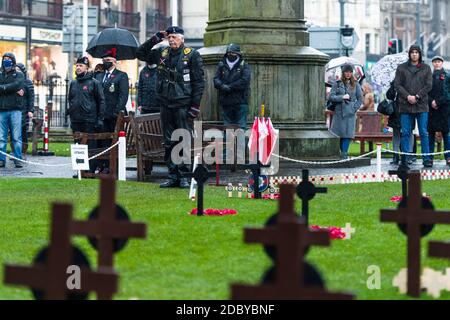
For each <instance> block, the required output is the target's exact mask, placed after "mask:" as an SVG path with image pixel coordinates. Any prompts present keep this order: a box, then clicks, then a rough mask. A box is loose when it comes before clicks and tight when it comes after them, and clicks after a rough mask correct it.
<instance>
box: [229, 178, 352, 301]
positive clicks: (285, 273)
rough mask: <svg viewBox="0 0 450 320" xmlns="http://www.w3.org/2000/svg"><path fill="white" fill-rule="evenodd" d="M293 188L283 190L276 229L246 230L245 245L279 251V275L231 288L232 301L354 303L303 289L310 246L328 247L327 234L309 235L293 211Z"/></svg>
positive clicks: (281, 191) (314, 289)
mask: <svg viewBox="0 0 450 320" xmlns="http://www.w3.org/2000/svg"><path fill="white" fill-rule="evenodd" d="M294 193H295V188H294V186H293V185H288V184H283V185H281V187H280V201H279V211H278V215H277V222H276V224H275V225H272V226H266V227H265V228H264V229H248V228H247V229H245V239H244V240H245V242H247V243H262V244H266V245H271V246H273V247H275V249H276V252H277V254H276V274H275V280H274V281H273V282H271V283H266V284H261V285H260V286H247V285H232V288H231V289H232V299H243V300H245V299H265V300H270V299H351V298H352V296H351V295H347V294H340V293H329V292H327V291H325V290H324V289H322V288H319V287H312V286H311V287H309V286H305V285H304V266H305V264H304V255H305V251H306V250H307V248H308V247H309V246H311V245H321V246H328V245H329V244H330V238H329V235H328V232H324V231H309V230H308V227H307V226H306V225H305V224H304V223H302V222H300V221H299V219H298V217H297V215H296V213H295V211H294Z"/></svg>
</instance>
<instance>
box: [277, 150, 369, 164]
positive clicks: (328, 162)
mask: <svg viewBox="0 0 450 320" xmlns="http://www.w3.org/2000/svg"><path fill="white" fill-rule="evenodd" d="M375 153H377V150H373V151H371V152H369V153H366V154H363V155H361V156H358V157H354V158H348V159H343V160H337V161H322V162H320V161H304V160H297V159H292V158H288V157H284V156H280V155H279V154H275V153H273V154H272V156H274V157H277V158H279V159H283V160H287V161H291V162H297V163H304V164H314V165H326V164H338V163H346V162H351V161H354V160H358V159H361V158H364V157H367V156H369V155H371V154H375Z"/></svg>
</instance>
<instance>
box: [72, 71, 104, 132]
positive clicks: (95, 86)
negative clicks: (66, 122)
mask: <svg viewBox="0 0 450 320" xmlns="http://www.w3.org/2000/svg"><path fill="white" fill-rule="evenodd" d="M68 100H69V110H68V113H69V115H70V121H71V122H86V123H96V124H98V123H99V122H102V121H103V120H104V113H105V108H106V105H105V97H104V95H103V89H102V84H101V83H100V82H98V81H97V80H95V79H94V76H93V74H92V73H89V72H88V73H86V74H85V75H83V76H79V77H77V79H76V80H73V81H72V82H71V83H70V88H69V96H68Z"/></svg>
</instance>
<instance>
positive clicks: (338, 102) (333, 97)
mask: <svg viewBox="0 0 450 320" xmlns="http://www.w3.org/2000/svg"><path fill="white" fill-rule="evenodd" d="M345 94H349V95H350V100H347V101H345V100H344V99H343V96H344V95H345ZM328 99H329V100H330V101H331V102H333V103H334V104H335V106H336V109H335V111H334V112H333V120H332V122H331V128H330V131H331V132H332V133H333V134H335V135H336V136H338V137H339V138H352V139H353V138H354V137H355V129H356V112H357V111H358V110H359V108H361V106H362V103H363V96H362V90H361V86H360V85H359V83H356V85H355V87H354V88H352V87H351V85H350V84H349V83H347V84H345V85H344V83H343V82H342V81H341V80H338V81H336V82H334V83H333V86H332V87H331V92H330V96H329V98H328Z"/></svg>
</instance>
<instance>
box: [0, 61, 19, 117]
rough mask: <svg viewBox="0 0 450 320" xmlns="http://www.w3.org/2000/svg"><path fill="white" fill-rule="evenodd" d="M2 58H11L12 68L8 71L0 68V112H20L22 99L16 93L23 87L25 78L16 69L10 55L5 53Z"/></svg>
mask: <svg viewBox="0 0 450 320" xmlns="http://www.w3.org/2000/svg"><path fill="white" fill-rule="evenodd" d="M4 57H9V58H11V60H12V62H13V66H12V68H11V70H10V71H8V72H7V71H6V70H5V69H3V59H2V67H1V68H0V111H6V110H22V107H23V101H22V97H21V96H20V95H19V94H18V93H17V92H18V91H20V89H22V88H23V87H24V83H25V76H24V74H23V73H22V72H21V71H20V70H19V69H18V68H16V58H15V57H14V55H13V54H12V53H6V54H5V55H4V56H3V58H4Z"/></svg>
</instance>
